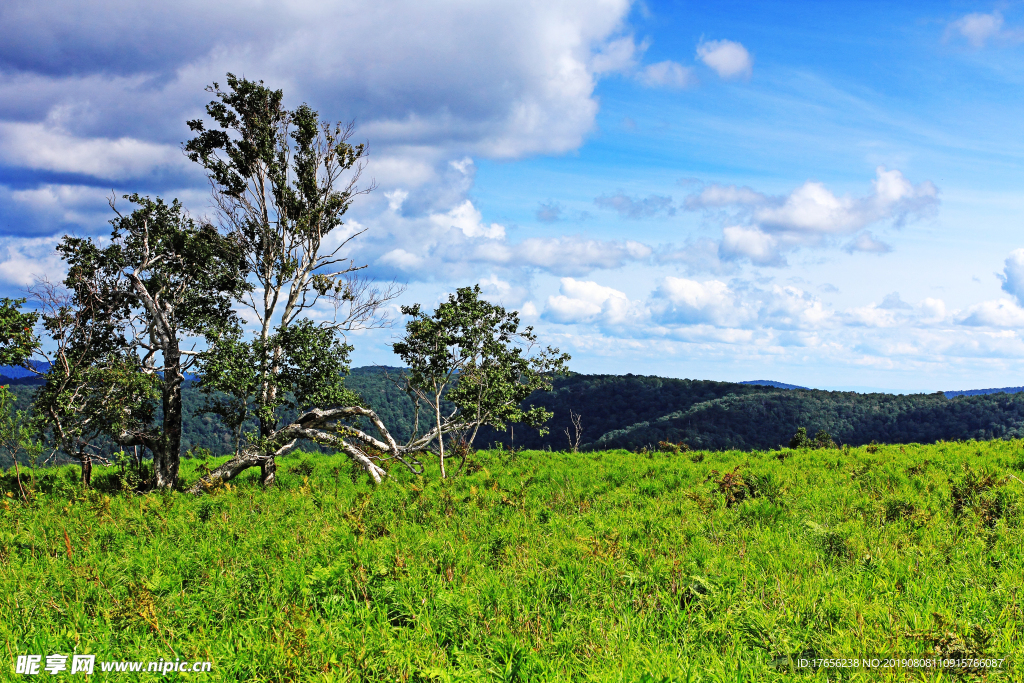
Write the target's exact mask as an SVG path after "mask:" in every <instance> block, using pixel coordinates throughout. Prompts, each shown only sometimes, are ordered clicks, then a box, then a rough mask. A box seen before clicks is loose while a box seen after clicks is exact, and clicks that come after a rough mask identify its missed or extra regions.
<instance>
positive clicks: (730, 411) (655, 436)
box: [590, 390, 1024, 450]
mask: <svg viewBox="0 0 1024 683" xmlns="http://www.w3.org/2000/svg"><path fill="white" fill-rule="evenodd" d="M798 427H806V428H807V431H808V433H810V434H814V433H815V432H816V431H817V430H819V429H824V430H825V431H827V432H828V433H829V434H831V435H832V437H833V438H834V439H835V440H836V441H837V442H839V443H845V444H850V445H853V446H858V445H862V444H865V443H870V442H872V441H877V442H878V443H913V442H916V443H933V442H935V441H940V440H945V441H952V440H958V439H994V438H1021V437H1024V394H986V395H978V396H962V397H957V398H954V399H951V400H950V399H947V398H946V397H945V396H944V395H943V394H942V393H935V394H912V395H909V396H894V395H892V394H857V393H853V392H838V391H836V392H830V391H812V390H807V391H802V390H795V391H785V392H778V393H775V394H771V395H767V396H727V397H724V398H721V399H716V400H714V401H707V402H705V403H701V404H698V405H695V406H693V407H691V408H690V409H688V410H685V411H677V412H675V413H671V414H669V415H665V416H663V417H660V418H658V419H656V420H651V421H644V422H640V423H637V424H634V425H631V426H630V427H628V428H626V429H621V430H616V431H612V432H608V433H606V434H604V435H602V436H601V438H599V439H597V440H596V441H595V442H593V443H592V444H590V446H591V447H594V448H639V447H642V446H643V445H648V444H656V443H657V442H658V441H672V442H684V443H686V444H688V445H690V446H691V447H693V448H699V449H713V450H718V449H725V448H737V449H743V450H750V449H766V448H777V447H779V446H780V445H783V446H784V445H786V444H788V443H789V439H790V438H791V437H792V436H793V433H794V432H795V431H796V429H797V428H798Z"/></svg>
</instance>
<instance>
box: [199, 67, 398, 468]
mask: <svg viewBox="0 0 1024 683" xmlns="http://www.w3.org/2000/svg"><path fill="white" fill-rule="evenodd" d="M207 91H208V92H210V93H212V94H214V95H215V97H216V99H214V100H213V101H211V102H210V103H209V104H208V105H207V107H206V113H207V114H208V116H209V119H210V120H209V121H204V120H202V119H196V120H193V121H189V122H188V125H189V127H190V128H191V130H192V131H193V132H194V133H196V136H195V137H194V138H192V139H191V140H189V141H188V142H187V143H185V146H184V149H185V152H186V153H187V154H188V156H189V158H190V159H192V160H193V161H195V162H196V163H198V164H200V165H202V167H203V168H204V169H205V170H206V172H207V174H208V176H209V179H210V183H211V186H212V188H213V197H214V201H215V205H216V207H217V211H218V215H219V222H220V225H221V228H222V230H223V231H225V232H226V233H227V234H230V235H231V236H232V237H233V238H234V239H235V240H237V242H238V243H239V244H240V245H241V246H242V253H243V255H244V258H245V263H246V268H247V274H248V277H249V278H250V280H251V282H252V283H253V285H255V287H254V289H253V290H252V292H251V293H250V294H249V295H248V296H247V297H245V298H243V300H242V303H243V305H245V306H246V307H248V308H249V309H251V311H252V314H253V316H254V317H255V320H256V322H257V325H258V328H259V329H258V330H257V332H256V334H255V338H254V339H253V340H251V341H250V342H247V343H248V348H247V350H246V351H245V353H247V354H248V355H249V356H250V357H251V358H252V359H253V363H252V367H253V369H254V372H255V373H257V374H256V377H255V379H253V378H251V377H247V378H241V377H239V376H237V375H233V379H230V380H229V376H228V375H227V374H223V373H220V374H217V378H216V379H213V380H210V381H208V382H207V386H208V387H210V388H211V389H219V390H221V391H224V392H226V393H228V394H229V395H232V396H234V397H235V401H236V403H235V404H234V405H235V407H236V408H238V407H240V406H241V403H240V402H238V401H240V400H241V399H240V398H238V396H239V395H240V394H239V393H238V392H243V393H246V394H249V393H250V390H251V387H252V386H253V385H254V386H255V391H252V392H251V394H252V396H253V401H254V406H255V414H256V416H257V418H258V421H259V439H261V440H262V441H263V443H269V441H268V439H270V437H271V435H272V434H274V433H276V431H277V430H278V428H279V427H280V424H279V422H280V413H279V409H280V408H282V406H284V405H285V404H286V403H287V401H286V400H285V399H284V397H283V394H284V393H286V392H287V391H288V389H287V388H286V386H285V385H286V384H289V382H291V381H292V380H289V379H288V378H286V377H284V376H283V375H284V374H285V373H286V372H287V368H286V355H287V353H288V351H287V349H286V347H285V345H286V344H287V343H288V342H289V340H290V339H292V338H293V336H290V335H292V332H291V330H292V328H293V327H294V326H296V325H300V324H301V321H302V320H303V319H304V318H305V317H306V315H307V313H308V312H309V310H310V309H311V308H312V307H313V306H316V305H317V304H318V302H320V301H321V299H323V298H325V297H326V298H328V299H329V300H330V301H331V303H333V305H334V316H333V318H332V319H331V320H327V321H323V322H321V323H320V324H319V328H320V330H321V332H320V333H319V334H320V338H321V341H322V342H323V343H325V344H327V348H335V347H337V346H339V345H342V342H341V340H340V338H341V337H343V336H344V334H345V332H347V331H351V330H353V329H357V328H367V327H376V326H380V325H384V324H387V318H386V316H383V315H381V312H382V306H383V304H384V303H386V302H387V301H389V300H391V299H393V298H394V297H396V296H397V295H398V294H399V293H400V292H401V289H400V288H398V287H395V286H390V287H383V288H382V287H377V286H375V285H373V284H372V283H370V282H368V281H366V280H364V279H361V278H359V277H358V276H357V275H356V272H357V271H359V270H361V269H362V268H365V266H356V265H355V264H354V263H353V262H352V261H351V260H350V259H348V258H347V257H346V256H345V249H346V247H347V246H348V245H349V244H350V243H351V242H352V240H354V239H355V238H356V237H358V236H359V235H361V234H362V233H363V232H364V231H363V230H350V229H349V228H347V227H346V226H345V223H344V221H343V217H344V215H345V213H346V212H347V211H348V209H349V207H350V205H351V203H352V201H353V200H354V199H355V197H356V196H358V195H360V194H364V193H366V192H369V191H371V190H372V189H373V185H372V183H371V184H370V185H369V186H367V187H363V188H360V187H359V186H358V183H359V179H360V175H361V172H362V169H363V163H364V158H365V156H366V153H367V149H366V146H365V145H363V144H356V145H353V144H350V143H349V139H350V138H351V136H352V131H353V126H352V124H348V125H342V124H332V123H329V122H325V121H321V120H320V117H319V114H318V113H317V112H316V111H314V110H313V109H311V108H310V107H309V106H308V105H305V104H302V105H300V106H299V107H297V108H295V109H292V110H289V109H286V108H285V106H284V94H283V92H282V91H281V90H272V89H270V88H268V87H266V86H265V85H263V82H262V81H259V82H256V81H250V80H247V79H245V78H237V77H236V76H234V75H233V74H230V73H229V74H228V75H227V89H226V90H222V89H221V87H220V86H219V85H218V84H217V83H214V84H213V85H212V86H210V87H209V88H207ZM302 329H303V331H302V332H301V334H302V335H307V336H308V335H309V334H311V331H310V328H308V327H304V328H302ZM328 337H330V338H329V339H328ZM233 343H234V342H233ZM232 348H234V349H236V350H241V349H240V347H238V346H237V343H235V346H234V347H230V348H229V347H228V346H226V345H221V346H220V347H217V348H214V349H213V350H212V353H211V354H210V355H209V356H208V359H209V361H210V365H209V369H211V370H213V371H214V372H215V373H216V372H217V371H216V370H215V366H217V365H218V364H219V363H220V361H217V360H216V358H217V357H218V354H220V356H221V357H223V354H224V353H231V352H232ZM336 367H337V364H336V363H334V362H333V361H330V362H329V363H328V364H327V365H325V366H323V368H321V369H320V370H316V371H314V372H312V375H311V376H312V377H318V378H327V377H328V375H329V374H330V373H329V372H328V370H331V371H333V369H336ZM303 381H304V382H305V380H303ZM325 381H327V385H325V386H324V387H323V388H322V391H321V390H319V389H318V390H311V389H310V388H309V387H308V386H305V388H304V389H303V390H304V391H305V392H306V393H305V394H304V395H305V396H306V397H307V398H312V397H314V396H320V397H321V398H323V397H325V396H327V395H331V394H332V392H335V389H336V387H335V388H334V389H332V388H331V387H334V386H335V379H334V378H333V377H330V378H328V379H326V380H325ZM239 383H240V384H239ZM321 394H322V395H321ZM222 407H224V406H223V405H222ZM221 414H222V413H221ZM232 415H234V416H235V417H233V418H230V420H231V422H230V423H231V424H235V425H237V424H239V422H238V420H237V416H238V415H239V413H238V412H237V411H236V412H233V413H232ZM275 454H276V450H275V449H273V448H269V446H268V450H266V451H265V452H264V453H263V454H262V457H261V459H260V460H259V461H258V462H253V463H252V464H253V465H255V464H258V465H259V466H260V467H261V470H262V479H263V483H264V485H270V484H272V483H273V480H274V472H275V469H276V466H275ZM246 462H248V461H247V460H246ZM237 464H241V461H239V463H237ZM250 466H251V465H250Z"/></svg>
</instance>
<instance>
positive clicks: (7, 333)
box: [0, 297, 39, 367]
mask: <svg viewBox="0 0 1024 683" xmlns="http://www.w3.org/2000/svg"><path fill="white" fill-rule="evenodd" d="M25 301H26V300H25V299H8V298H6V297H4V298H0V366H21V367H27V365H26V364H27V363H28V361H29V359H30V358H31V357H32V355H33V354H34V353H35V352H36V350H37V349H38V348H39V337H38V336H37V335H36V333H35V326H36V323H37V322H38V321H39V314H38V313H35V312H27V313H26V312H24V311H22V310H21V307H22V305H24V303H25Z"/></svg>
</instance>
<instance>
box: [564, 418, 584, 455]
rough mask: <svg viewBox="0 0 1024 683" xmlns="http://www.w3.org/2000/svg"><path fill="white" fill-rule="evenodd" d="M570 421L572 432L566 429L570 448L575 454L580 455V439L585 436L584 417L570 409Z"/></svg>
mask: <svg viewBox="0 0 1024 683" xmlns="http://www.w3.org/2000/svg"><path fill="white" fill-rule="evenodd" d="M569 419H570V420H571V421H572V429H573V431H572V432H570V431H569V428H568V427H566V428H565V435H566V436H567V437H568V438H569V448H570V449H571V450H572V452H573V453H578V452H579V450H580V438H581V437H582V436H583V417H582V416H581V415H579V414H577V413H574V412H573V410H572V408H570V409H569Z"/></svg>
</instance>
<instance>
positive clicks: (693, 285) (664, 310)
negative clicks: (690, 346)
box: [652, 276, 754, 327]
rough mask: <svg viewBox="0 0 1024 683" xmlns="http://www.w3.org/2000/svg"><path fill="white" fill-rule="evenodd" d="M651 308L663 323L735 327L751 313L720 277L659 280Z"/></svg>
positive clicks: (743, 321)
mask: <svg viewBox="0 0 1024 683" xmlns="http://www.w3.org/2000/svg"><path fill="white" fill-rule="evenodd" d="M652 309H653V310H654V312H655V315H656V319H657V320H658V321H659V322H661V323H662V324H673V323H675V324H683V325H694V324H701V323H709V324H712V325H717V326H722V327H738V326H741V325H743V324H744V323H746V322H747V321H749V320H750V319H751V318H752V317H753V315H754V312H753V311H751V310H750V309H749V307H748V306H747V305H745V304H744V303H743V302H741V301H740V300H739V299H738V297H737V296H736V294H735V292H733V291H732V290H731V289H730V288H729V285H727V284H726V283H724V282H722V281H720V280H708V281H706V282H697V281H695V280H688V279H685V278H677V277H671V276H670V277H666V278H665V279H664V280H662V281H661V284H659V285H658V288H657V290H656V291H655V292H654V294H653V295H652Z"/></svg>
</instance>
